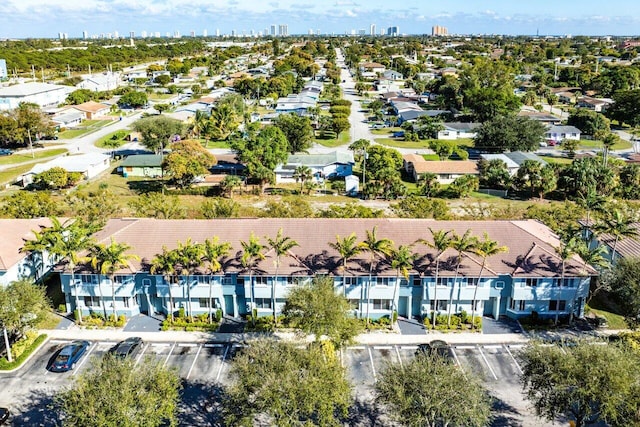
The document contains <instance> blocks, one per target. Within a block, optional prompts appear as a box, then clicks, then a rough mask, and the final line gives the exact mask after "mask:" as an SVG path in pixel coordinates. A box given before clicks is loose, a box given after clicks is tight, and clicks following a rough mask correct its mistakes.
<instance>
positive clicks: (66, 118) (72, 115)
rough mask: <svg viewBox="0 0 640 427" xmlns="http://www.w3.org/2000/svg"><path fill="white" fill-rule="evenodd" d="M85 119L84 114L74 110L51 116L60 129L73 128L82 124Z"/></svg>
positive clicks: (66, 110) (70, 109)
mask: <svg viewBox="0 0 640 427" xmlns="http://www.w3.org/2000/svg"><path fill="white" fill-rule="evenodd" d="M84 118H85V115H84V113H82V112H80V111H78V110H75V109H73V108H69V109H65V110H62V111H60V112H59V113H56V114H54V115H53V116H51V121H52V122H53V123H55V124H56V125H57V126H58V127H60V128H71V127H74V126H78V125H79V124H80V123H82V120H84Z"/></svg>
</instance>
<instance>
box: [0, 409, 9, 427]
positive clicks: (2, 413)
mask: <svg viewBox="0 0 640 427" xmlns="http://www.w3.org/2000/svg"><path fill="white" fill-rule="evenodd" d="M9 415H11V413H10V412H9V409H8V408H0V425H3V424H4V423H6V422H7V420H8V419H9Z"/></svg>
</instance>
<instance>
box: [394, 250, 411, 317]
mask: <svg viewBox="0 0 640 427" xmlns="http://www.w3.org/2000/svg"><path fill="white" fill-rule="evenodd" d="M389 258H390V259H391V268H393V269H394V270H396V282H395V284H394V286H393V310H392V312H391V319H392V320H393V311H395V312H396V313H397V312H398V303H397V302H396V297H397V296H398V287H399V286H400V276H402V277H404V278H405V280H409V270H410V269H411V268H413V262H414V261H415V260H416V254H415V253H413V251H412V250H411V246H408V245H400V246H399V247H398V249H395V248H391V254H390V255H389Z"/></svg>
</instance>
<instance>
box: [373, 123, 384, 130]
mask: <svg viewBox="0 0 640 427" xmlns="http://www.w3.org/2000/svg"><path fill="white" fill-rule="evenodd" d="M386 127H387V126H386V125H385V124H384V123H374V124H372V125H371V129H384V128H386Z"/></svg>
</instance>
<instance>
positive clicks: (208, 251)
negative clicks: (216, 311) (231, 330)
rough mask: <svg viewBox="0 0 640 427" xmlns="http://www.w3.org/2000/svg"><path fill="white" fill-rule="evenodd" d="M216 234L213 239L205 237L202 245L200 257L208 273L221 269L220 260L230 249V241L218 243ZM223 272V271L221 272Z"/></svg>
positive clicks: (210, 303)
mask: <svg viewBox="0 0 640 427" xmlns="http://www.w3.org/2000/svg"><path fill="white" fill-rule="evenodd" d="M218 242H219V238H218V236H214V237H213V240H209V239H206V240H205V241H204V243H203V245H202V259H203V261H204V262H205V263H206V264H207V266H208V268H207V269H208V270H209V275H210V276H211V275H213V274H215V273H217V272H218V271H220V270H221V269H222V263H221V262H220V260H221V259H222V258H223V257H225V256H227V255H229V251H230V250H231V243H229V242H223V243H218ZM223 274H224V272H223ZM212 279H213V278H212V277H209V323H213V317H212V316H213V314H212V313H213V311H212V306H213V298H212V295H211V293H212V287H213V284H212Z"/></svg>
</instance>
